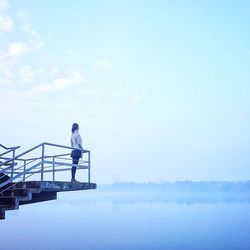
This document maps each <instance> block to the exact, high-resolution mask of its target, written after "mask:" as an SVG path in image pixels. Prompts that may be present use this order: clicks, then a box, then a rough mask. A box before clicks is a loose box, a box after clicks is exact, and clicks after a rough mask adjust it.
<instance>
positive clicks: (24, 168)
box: [23, 160, 26, 182]
mask: <svg viewBox="0 0 250 250" xmlns="http://www.w3.org/2000/svg"><path fill="white" fill-rule="evenodd" d="M25 170H26V160H24V165H23V173H24V174H23V182H24V181H25Z"/></svg>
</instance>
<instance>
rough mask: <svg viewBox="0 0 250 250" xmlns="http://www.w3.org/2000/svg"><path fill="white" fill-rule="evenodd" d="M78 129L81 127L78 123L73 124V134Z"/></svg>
mask: <svg viewBox="0 0 250 250" xmlns="http://www.w3.org/2000/svg"><path fill="white" fill-rule="evenodd" d="M78 128H79V125H78V124H77V123H73V125H72V129H71V131H72V133H74V132H75V131H76V130H77V129H78Z"/></svg>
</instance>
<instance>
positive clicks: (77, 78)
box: [29, 70, 85, 94]
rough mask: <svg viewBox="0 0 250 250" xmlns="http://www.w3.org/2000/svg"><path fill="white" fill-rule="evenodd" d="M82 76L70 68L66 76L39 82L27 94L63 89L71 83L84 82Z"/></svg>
mask: <svg viewBox="0 0 250 250" xmlns="http://www.w3.org/2000/svg"><path fill="white" fill-rule="evenodd" d="M84 81H85V78H84V76H83V75H82V74H81V73H80V72H79V71H77V70H71V71H70V72H69V73H68V74H67V77H62V78H56V79H55V80H53V81H52V82H51V83H45V84H41V85H39V86H36V87H34V88H32V89H31V90H30V91H29V94H30V93H32V94H40V93H46V92H47V93H48V92H55V91H57V90H63V89H67V88H69V87H70V86H71V85H74V84H76V83H79V82H84Z"/></svg>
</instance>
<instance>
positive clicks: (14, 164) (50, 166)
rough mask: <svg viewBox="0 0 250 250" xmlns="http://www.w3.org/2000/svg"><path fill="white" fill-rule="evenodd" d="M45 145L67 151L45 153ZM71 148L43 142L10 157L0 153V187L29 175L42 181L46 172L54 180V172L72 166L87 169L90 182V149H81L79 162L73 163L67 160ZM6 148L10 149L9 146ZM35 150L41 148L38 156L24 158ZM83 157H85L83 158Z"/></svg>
mask: <svg viewBox="0 0 250 250" xmlns="http://www.w3.org/2000/svg"><path fill="white" fill-rule="evenodd" d="M47 147H53V148H54V149H55V148H57V149H60V150H61V149H62V150H67V153H61V154H54V155H46V149H47ZM17 148H19V147H13V148H11V149H12V150H16V149H17ZM5 149H6V148H5ZM73 149H74V148H72V147H68V146H63V145H58V144H53V143H48V142H44V143H41V144H39V145H37V146H35V147H33V148H31V149H29V150H27V151H25V152H23V153H21V154H19V155H16V156H15V154H14V153H13V157H12V158H6V157H3V155H5V154H6V152H5V153H4V154H1V155H0V160H4V161H3V162H1V163H0V167H1V169H0V188H3V187H5V186H6V185H7V186H8V184H10V183H12V182H13V181H15V183H17V182H24V181H25V180H26V179H31V178H30V177H31V176H33V177H35V176H36V177H37V176H38V180H40V181H44V175H45V174H48V173H51V174H52V180H53V181H55V174H56V172H62V171H70V170H71V169H72V167H73V166H74V167H77V169H87V170H88V183H90V151H89V150H82V154H83V157H82V159H83V160H80V161H79V164H73V163H72V162H69V161H72V159H71V158H70V154H71V151H72V150H73ZM8 150H10V148H9V149H8ZM37 150H41V151H40V156H39V157H29V158H25V156H28V155H30V154H32V153H33V154H34V153H35V152H36V151H37ZM84 158H87V159H86V160H84ZM4 177H8V179H7V180H4V181H3V178H4ZM1 179H2V180H1ZM7 186H6V187H7ZM8 188H9V187H7V189H8ZM0 193H1V191H0Z"/></svg>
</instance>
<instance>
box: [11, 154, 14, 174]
mask: <svg viewBox="0 0 250 250" xmlns="http://www.w3.org/2000/svg"><path fill="white" fill-rule="evenodd" d="M14 157H15V149H14V150H13V153H12V158H13V159H14ZM14 163H15V160H13V161H12V168H11V178H13V175H14Z"/></svg>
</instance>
